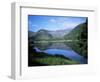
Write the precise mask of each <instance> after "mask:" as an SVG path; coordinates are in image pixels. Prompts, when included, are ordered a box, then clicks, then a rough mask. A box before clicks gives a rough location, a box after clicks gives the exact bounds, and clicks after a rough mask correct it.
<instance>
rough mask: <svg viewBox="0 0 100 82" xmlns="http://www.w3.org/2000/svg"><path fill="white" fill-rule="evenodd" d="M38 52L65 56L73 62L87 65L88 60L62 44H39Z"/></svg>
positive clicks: (36, 46)
mask: <svg viewBox="0 0 100 82" xmlns="http://www.w3.org/2000/svg"><path fill="white" fill-rule="evenodd" d="M35 49H36V51H37V52H45V53H48V54H51V55H63V56H65V57H67V58H69V59H71V60H74V61H77V62H79V63H81V64H85V63H87V59H85V58H84V57H83V56H81V55H80V54H78V53H77V52H75V51H74V50H72V49H71V47H69V46H68V45H67V44H65V43H63V42H60V43H48V42H47V43H37V44H35Z"/></svg>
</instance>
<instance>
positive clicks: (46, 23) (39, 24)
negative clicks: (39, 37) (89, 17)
mask: <svg viewBox="0 0 100 82" xmlns="http://www.w3.org/2000/svg"><path fill="white" fill-rule="evenodd" d="M85 21H86V17H69V16H46V15H44V16H43V15H28V30H29V31H33V32H37V31H38V30H40V29H45V30H50V31H54V30H63V29H73V28H75V27H76V26H77V25H78V24H81V23H84V22H85Z"/></svg>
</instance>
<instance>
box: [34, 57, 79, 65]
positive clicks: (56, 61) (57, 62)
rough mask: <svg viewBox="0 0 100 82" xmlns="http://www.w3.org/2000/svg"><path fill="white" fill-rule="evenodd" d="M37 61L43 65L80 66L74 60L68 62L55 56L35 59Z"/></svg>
mask: <svg viewBox="0 0 100 82" xmlns="http://www.w3.org/2000/svg"><path fill="white" fill-rule="evenodd" d="M35 61H37V62H39V63H43V64H47V65H71V64H79V63H78V62H76V61H73V60H68V59H65V58H62V57H55V56H52V57H51V56H50V57H49V56H48V57H44V58H37V59H35Z"/></svg>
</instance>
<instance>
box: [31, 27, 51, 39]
mask: <svg viewBox="0 0 100 82" xmlns="http://www.w3.org/2000/svg"><path fill="white" fill-rule="evenodd" d="M33 38H34V40H50V39H52V35H51V34H49V33H48V31H47V30H44V29H41V30H39V31H38V32H36V34H35V36H34V37H33Z"/></svg>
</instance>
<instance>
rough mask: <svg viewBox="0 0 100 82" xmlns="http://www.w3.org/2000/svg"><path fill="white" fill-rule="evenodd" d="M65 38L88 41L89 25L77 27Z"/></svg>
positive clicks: (84, 24)
mask: <svg viewBox="0 0 100 82" xmlns="http://www.w3.org/2000/svg"><path fill="white" fill-rule="evenodd" d="M64 38H65V39H71V40H84V39H87V23H83V24H80V25H78V26H76V27H75V28H74V29H73V30H72V31H71V32H70V33H69V34H66V35H65V36H64Z"/></svg>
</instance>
